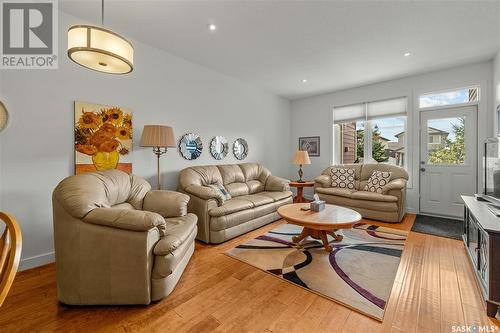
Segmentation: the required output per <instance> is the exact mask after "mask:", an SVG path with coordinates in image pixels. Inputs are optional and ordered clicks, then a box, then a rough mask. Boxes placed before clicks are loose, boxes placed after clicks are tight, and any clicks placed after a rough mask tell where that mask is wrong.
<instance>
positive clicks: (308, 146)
mask: <svg viewBox="0 0 500 333" xmlns="http://www.w3.org/2000/svg"><path fill="white" fill-rule="evenodd" d="M299 150H307V153H308V154H309V156H319V153H320V147H319V136H306V137H301V138H299Z"/></svg>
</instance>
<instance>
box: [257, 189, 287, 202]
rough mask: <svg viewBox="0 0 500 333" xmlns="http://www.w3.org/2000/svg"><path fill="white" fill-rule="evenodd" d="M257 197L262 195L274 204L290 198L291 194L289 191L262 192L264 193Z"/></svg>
mask: <svg viewBox="0 0 500 333" xmlns="http://www.w3.org/2000/svg"><path fill="white" fill-rule="evenodd" d="M259 195H264V196H266V197H269V198H271V199H273V200H274V202H276V201H280V200H283V199H286V198H290V197H291V196H292V192H291V191H284V192H275V191H272V192H270V191H264V192H260V193H259Z"/></svg>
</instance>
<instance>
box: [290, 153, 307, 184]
mask: <svg viewBox="0 0 500 333" xmlns="http://www.w3.org/2000/svg"><path fill="white" fill-rule="evenodd" d="M293 164H294V165H299V180H297V182H299V183H303V182H304V181H303V180H302V176H303V175H304V172H303V171H302V165H303V164H311V160H310V159H309V154H308V153H307V151H306V150H297V151H296V152H295V155H294V156H293Z"/></svg>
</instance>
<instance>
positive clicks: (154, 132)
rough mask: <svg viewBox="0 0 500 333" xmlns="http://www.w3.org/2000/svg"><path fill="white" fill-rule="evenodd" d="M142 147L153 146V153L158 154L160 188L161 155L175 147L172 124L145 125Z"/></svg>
mask: <svg viewBox="0 0 500 333" xmlns="http://www.w3.org/2000/svg"><path fill="white" fill-rule="evenodd" d="M141 147H153V153H154V154H155V155H156V173H157V175H156V177H157V178H156V179H157V184H156V188H157V189H158V190H160V189H161V185H160V156H161V155H163V154H165V153H166V152H167V149H168V148H174V147H175V140H174V130H173V129H172V127H170V126H162V125H144V129H143V130H142V137H141Z"/></svg>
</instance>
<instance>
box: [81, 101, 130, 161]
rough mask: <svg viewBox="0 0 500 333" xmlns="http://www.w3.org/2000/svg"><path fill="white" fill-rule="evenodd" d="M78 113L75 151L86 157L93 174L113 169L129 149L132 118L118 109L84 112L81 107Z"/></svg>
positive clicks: (108, 108)
mask: <svg viewBox="0 0 500 333" xmlns="http://www.w3.org/2000/svg"><path fill="white" fill-rule="evenodd" d="M80 110H81V111H80V116H79V118H78V120H77V121H76V124H75V150H76V151H77V152H79V153H82V154H85V155H88V156H90V157H91V160H92V164H93V166H94V167H95V169H96V170H108V169H116V168H117V166H118V163H119V161H120V156H126V155H128V154H129V153H130V150H131V147H132V145H131V140H132V115H131V114H130V113H126V112H123V111H122V109H120V108H119V107H107V108H101V109H100V110H99V111H87V110H88V109H87V110H86V109H85V107H83V106H82V107H81V109H80ZM77 163H78V161H77Z"/></svg>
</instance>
